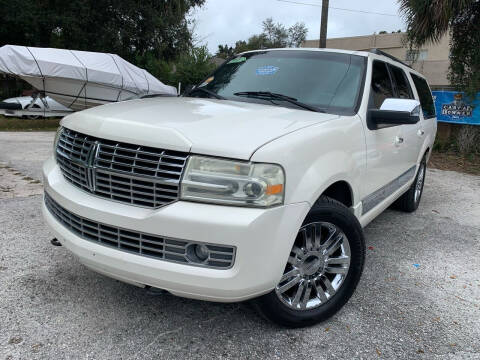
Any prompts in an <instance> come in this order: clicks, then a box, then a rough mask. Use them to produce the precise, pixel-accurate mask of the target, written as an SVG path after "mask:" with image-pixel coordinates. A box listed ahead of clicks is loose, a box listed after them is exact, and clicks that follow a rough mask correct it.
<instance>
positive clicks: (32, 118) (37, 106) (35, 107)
mask: <svg viewBox="0 0 480 360" xmlns="http://www.w3.org/2000/svg"><path fill="white" fill-rule="evenodd" d="M26 108H27V107H25V109H26ZM31 108H33V109H41V108H40V106H39V105H37V104H33V105H32V106H31ZM41 117H42V115H27V118H28V119H30V120H36V119H39V118H41Z"/></svg>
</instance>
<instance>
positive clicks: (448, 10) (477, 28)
mask: <svg viewBox="0 0 480 360" xmlns="http://www.w3.org/2000/svg"><path fill="white" fill-rule="evenodd" d="M399 2H400V5H401V11H402V12H403V14H404V16H405V19H406V22H407V36H408V40H409V42H410V44H411V46H412V47H420V46H422V45H423V44H425V43H427V42H429V41H433V42H437V41H439V40H440V38H441V37H442V36H443V35H444V34H446V33H447V32H450V35H451V43H450V47H451V48H450V62H451V63H450V71H449V80H450V82H451V83H452V85H454V86H455V87H456V88H457V89H458V90H461V91H465V92H466V93H467V94H468V95H470V96H471V97H473V96H475V94H476V93H477V92H478V91H480V1H478V0H399Z"/></svg>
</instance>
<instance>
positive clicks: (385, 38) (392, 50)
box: [302, 33, 450, 88]
mask: <svg viewBox="0 0 480 360" xmlns="http://www.w3.org/2000/svg"><path fill="white" fill-rule="evenodd" d="M318 45H319V40H307V41H305V42H304V43H303V44H302V47H305V48H307V47H308V48H318ZM327 48H331V49H343V50H357V51H368V50H370V49H375V48H377V49H379V50H382V51H384V52H386V53H388V54H390V55H392V56H395V57H396V58H398V59H399V60H401V61H403V62H405V63H407V64H409V65H411V66H412V67H413V68H414V69H415V70H417V71H419V72H421V73H422V74H423V75H424V76H425V77H426V78H427V80H428V82H429V83H430V85H431V86H432V87H434V88H444V87H448V86H449V82H448V79H447V73H448V67H449V65H450V61H449V53H450V37H449V36H448V35H446V36H444V37H443V38H442V39H441V40H440V41H439V42H438V43H435V44H427V45H425V46H423V47H422V48H421V49H419V50H420V54H421V55H419V57H418V58H417V60H416V61H410V60H411V59H410V58H409V57H408V55H409V47H408V45H407V43H406V40H405V33H393V34H373V35H367V36H354V37H344V38H334V39H327Z"/></svg>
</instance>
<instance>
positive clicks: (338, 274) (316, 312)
mask: <svg viewBox="0 0 480 360" xmlns="http://www.w3.org/2000/svg"><path fill="white" fill-rule="evenodd" d="M364 259H365V243H364V238H363V231H362V228H361V226H360V224H359V222H358V220H357V218H356V217H355V216H354V215H353V214H352V213H351V211H350V210H349V209H348V208H347V207H345V206H344V205H343V204H341V203H339V202H337V201H335V200H332V199H330V198H328V197H322V198H321V199H320V201H319V202H318V203H317V204H316V205H315V206H314V207H313V208H312V210H311V211H310V213H309V214H308V216H307V218H306V219H305V221H304V223H303V225H302V227H301V228H300V230H299V232H298V235H297V238H296V239H295V243H294V245H293V247H292V250H291V253H290V256H289V259H288V262H287V264H286V266H285V270H284V272H283V275H282V277H281V279H280V281H279V283H278V284H277V286H276V287H275V289H274V290H273V291H272V292H270V293H268V294H266V295H264V296H262V297H260V298H258V299H256V300H255V302H256V304H257V306H258V308H259V310H260V311H261V312H262V313H263V314H264V315H265V316H266V317H267V318H268V319H270V320H271V321H273V322H276V323H278V324H280V325H284V326H289V327H301V326H308V325H313V324H316V323H318V322H320V321H323V320H326V319H328V318H329V317H331V316H332V315H334V314H335V313H336V312H337V311H338V310H339V309H340V308H341V307H342V306H343V305H344V304H345V303H346V302H347V301H348V299H349V298H350V297H351V295H352V294H353V292H354V291H355V288H356V286H357V284H358V281H359V279H360V276H361V273H362V269H363V264H364Z"/></svg>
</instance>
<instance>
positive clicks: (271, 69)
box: [255, 65, 280, 76]
mask: <svg viewBox="0 0 480 360" xmlns="http://www.w3.org/2000/svg"><path fill="white" fill-rule="evenodd" d="M279 69H280V68H279V67H276V66H272V65H267V66H262V67H259V68H258V69H257V70H256V71H255V72H256V73H257V75H258V76H265V75H275V74H276V73H277V71H278V70H279Z"/></svg>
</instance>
